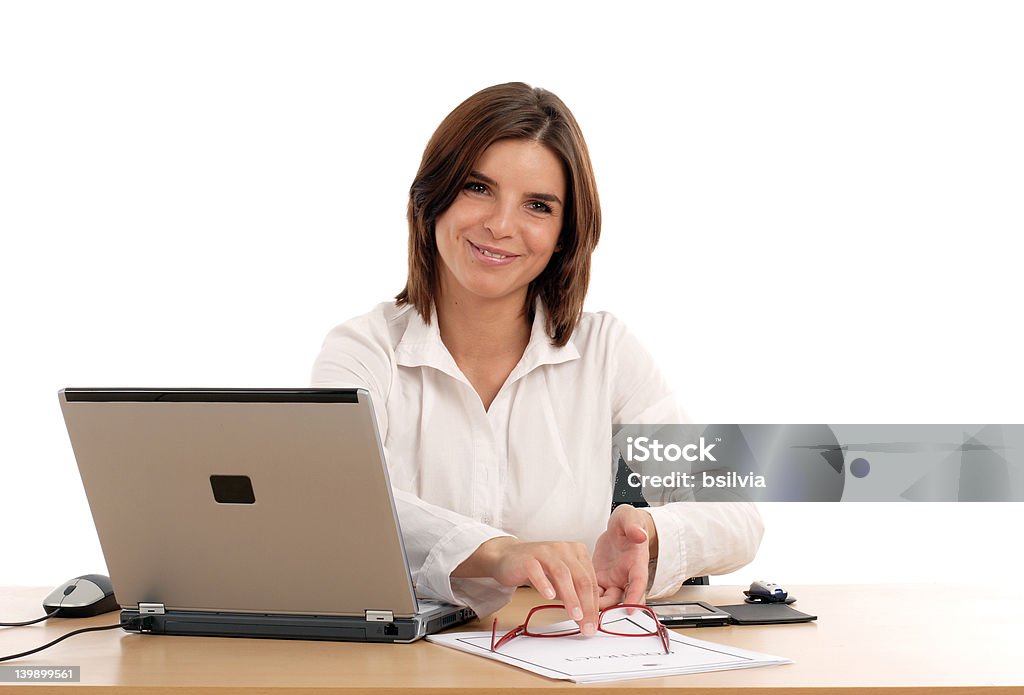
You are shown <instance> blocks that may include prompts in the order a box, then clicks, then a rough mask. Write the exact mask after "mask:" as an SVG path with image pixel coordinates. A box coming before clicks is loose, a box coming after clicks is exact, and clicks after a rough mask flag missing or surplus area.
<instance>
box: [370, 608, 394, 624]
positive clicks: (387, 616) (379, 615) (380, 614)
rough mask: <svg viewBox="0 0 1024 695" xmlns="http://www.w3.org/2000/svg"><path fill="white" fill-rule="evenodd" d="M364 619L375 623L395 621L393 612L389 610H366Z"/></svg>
mask: <svg viewBox="0 0 1024 695" xmlns="http://www.w3.org/2000/svg"><path fill="white" fill-rule="evenodd" d="M366 619H367V620H368V621H370V622H375V623H392V622H394V621H395V614H394V613H392V612H391V611H366Z"/></svg>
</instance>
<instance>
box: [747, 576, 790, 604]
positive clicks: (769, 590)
mask: <svg viewBox="0 0 1024 695" xmlns="http://www.w3.org/2000/svg"><path fill="white" fill-rule="evenodd" d="M743 594H744V595H745V596H746V597H747V598H746V599H745V601H746V603H795V602H796V597H795V596H790V595H789V592H788V591H786V590H785V589H783V588H782V587H781V586H779V585H778V584H773V583H771V582H764V581H758V582H754V583H753V584H751V585H750V589H748V590H747V591H744V592H743Z"/></svg>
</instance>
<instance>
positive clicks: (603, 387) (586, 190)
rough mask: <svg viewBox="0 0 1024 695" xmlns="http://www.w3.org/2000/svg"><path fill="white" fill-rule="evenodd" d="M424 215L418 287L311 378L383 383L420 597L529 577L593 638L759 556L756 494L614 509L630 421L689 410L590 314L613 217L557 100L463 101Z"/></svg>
mask: <svg viewBox="0 0 1024 695" xmlns="http://www.w3.org/2000/svg"><path fill="white" fill-rule="evenodd" d="M408 218H409V276H408V281H407V284H406V286H405V289H404V290H402V292H401V293H400V294H399V295H398V296H397V297H396V301H395V302H393V303H391V302H388V303H384V304H381V305H379V306H378V307H377V308H376V309H375V310H373V311H372V312H370V313H369V314H367V315H365V316H362V317H359V318H356V319H353V320H351V321H349V322H347V323H345V324H343V325H341V326H339V327H337V328H335V329H334V330H333V331H332V332H331V333H330V334H329V335H328V336H327V339H326V340H325V342H324V345H323V349H322V351H321V353H320V356H319V357H318V359H317V361H316V364H315V365H314V368H313V378H312V381H313V385H314V386H333V387H340V386H345V387H355V386H358V387H362V388H366V389H368V390H369V391H370V394H371V399H372V401H373V402H374V406H375V410H376V414H377V418H378V425H379V429H380V436H381V441H382V442H383V443H384V448H385V452H386V458H387V463H388V468H389V471H390V476H391V483H392V485H393V486H394V488H395V497H396V501H397V505H398V513H399V517H400V521H401V525H402V532H403V535H404V538H405V544H406V550H407V552H408V554H409V561H410V564H411V566H412V568H413V580H414V582H415V583H416V587H417V591H418V592H419V593H420V594H421V595H424V596H428V597H435V598H440V599H444V600H447V601H450V602H453V603H463V604H466V605H469V606H470V607H472V608H473V609H474V610H475V611H476V612H477V613H478V614H479V615H481V616H483V615H485V614H487V613H490V612H492V611H494V610H496V609H497V608H499V607H500V606H502V605H503V604H504V603H506V602H507V601H508V598H509V596H510V594H511V593H512V591H514V589H515V587H517V586H519V585H523V584H531V585H533V586H534V587H535V588H536V589H537V590H538V591H539V592H540V593H541V594H542V595H543V596H545V597H546V598H548V599H559V600H561V601H562V602H564V604H565V606H566V609H567V611H568V612H569V614H570V615H571V616H572V617H573V619H575V620H576V621H577V622H578V623H579V624H580V627H581V630H582V631H583V632H584V634H593V633H594V631H595V629H596V622H597V613H598V611H599V610H600V608H603V607H605V606H608V605H615V604H617V603H620V602H626V603H639V602H642V601H643V600H644V595H645V592H648V588H649V584H650V591H649V593H650V595H652V596H656V595H663V594H669V593H673V592H674V591H676V590H677V589H678V587H679V585H680V584H681V583H682V581H683V580H684V579H685V578H687V577H689V576H694V575H699V574H705V573H723V572H728V571H731V570H733V569H736V568H738V567H740V566H742V565H743V564H746V563H747V562H749V561H750V560H751V559H752V558H753V555H754V553H755V552H756V550H757V547H758V545H759V543H760V539H761V534H762V525H761V521H760V517H759V516H758V514H757V511H756V510H755V509H754V507H753V506H752V505H745V504H710V503H701V504H685V503H681V502H671V501H670V500H669V499H668V498H665V499H652V498H651V497H649V498H648V499H649V501H651V502H652V504H656V503H659V502H661V503H663V504H661V506H655V507H651V508H646V509H643V510H641V509H636V508H633V507H631V506H629V505H621V506H619V507H617V508H616V509H615V511H614V513H612V514H611V515H610V516H609V510H610V508H611V498H612V489H613V485H614V481H615V474H616V462H617V460H618V455H617V452H616V453H614V454H613V452H612V426H613V424H625V423H673V422H680V421H681V420H680V413H679V411H678V410H677V407H676V405H675V403H674V400H673V398H672V395H671V393H670V390H669V388H668V385H667V384H666V383H665V380H664V379H663V378H662V377H661V375H660V373H659V372H658V370H657V369H656V368H655V366H654V364H653V363H652V361H651V359H650V357H649V355H648V354H647V353H646V352H645V351H644V350H643V348H642V347H641V346H640V345H639V343H638V342H637V341H636V340H635V339H634V338H633V337H632V336H631V335H630V334H629V333H628V332H627V331H626V329H625V327H624V326H623V325H622V324H621V323H620V322H619V321H617V320H616V319H615V318H613V317H612V316H610V315H608V314H604V313H599V314H584V313H582V309H583V300H584V297H585V296H586V292H587V286H588V283H589V278H590V259H591V254H592V253H593V251H594V248H595V246H596V245H597V241H598V237H599V235H600V228H601V212H600V204H599V202H598V196H597V189H596V185H595V182H594V175H593V171H592V168H591V165H590V158H589V154H588V152H587V147H586V144H585V142H584V140H583V136H582V133H581V132H580V129H579V126H578V125H577V123H576V120H575V119H574V118H573V116H572V114H571V113H570V112H569V110H568V108H566V106H565V105H564V104H563V103H562V101H561V100H560V99H558V97H556V96H555V95H553V94H551V93H550V92H547V91H545V90H542V89H534V88H531V87H529V86H527V85H525V84H522V83H510V84H503V85H496V86H494V87H490V88H487V89H484V90H482V91H481V92H478V93H477V94H475V95H473V96H472V97H470V98H469V99H467V100H466V101H465V102H463V103H462V104H461V105H459V106H458V107H457V108H456V109H455V110H454V111H453V112H452V113H451V114H449V115H448V117H447V118H445V120H444V121H443V122H442V123H441V125H440V126H439V127H438V129H437V131H436V132H435V133H434V135H433V137H432V138H431V140H430V142H429V143H428V145H427V148H426V151H425V152H424V155H423V161H422V162H421V164H420V168H419V171H418V173H417V175H416V179H415V181H414V182H413V184H412V188H411V190H410V199H409V211H408ZM659 492H660V493H662V494H664V492H665V491H664V490H660V491H659ZM665 502H668V503H667V504H666V503H665ZM652 568H653V575H654V576H653V582H649V575H650V574H652V572H651V569H652Z"/></svg>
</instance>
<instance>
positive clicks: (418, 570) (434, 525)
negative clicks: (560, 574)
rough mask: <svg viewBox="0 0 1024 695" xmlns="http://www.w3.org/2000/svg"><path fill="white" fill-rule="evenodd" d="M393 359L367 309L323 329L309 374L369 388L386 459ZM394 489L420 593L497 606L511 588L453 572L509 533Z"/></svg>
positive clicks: (328, 383)
mask: <svg viewBox="0 0 1024 695" xmlns="http://www.w3.org/2000/svg"><path fill="white" fill-rule="evenodd" d="M374 319H377V320H374ZM394 364H395V361H394V351H393V349H392V347H391V341H390V339H389V336H388V329H387V324H386V322H385V321H384V320H383V317H375V316H374V315H373V314H370V315H369V316H367V317H361V318H358V319H354V320H352V321H349V322H347V323H345V324H342V325H341V326H338V327H337V328H335V329H334V330H332V331H331V332H330V333H329V334H328V335H327V338H326V339H325V340H324V343H323V347H322V348H321V350H320V354H319V356H318V357H317V358H316V361H315V362H314V364H313V370H312V375H311V379H310V381H311V384H312V386H314V387H334V388H365V389H366V390H368V391H369V392H370V401H371V402H372V403H373V404H374V414H375V415H376V418H377V427H378V430H379V432H380V438H381V443H382V445H383V446H384V460H385V461H387V460H388V454H387V446H386V445H384V442H386V441H387V433H388V410H387V407H386V404H387V399H388V396H389V394H390V391H391V384H392V380H393V376H394V369H395V367H394ZM392 491H393V494H394V498H395V508H396V510H397V512H398V518H399V523H400V524H401V526H402V540H403V542H404V544H405V551H406V554H407V556H408V559H409V567H410V570H411V571H412V580H413V584H414V585H415V587H416V593H417V594H418V595H420V596H422V597H425V598H434V599H439V600H442V601H447V602H449V603H454V604H458V605H465V606H469V607H470V608H472V609H473V610H474V611H475V612H476V613H477V615H480V616H484V615H488V614H490V613H493V612H495V611H496V610H498V609H499V608H501V607H502V606H504V605H505V604H507V603H508V602H509V601H510V600H511V597H512V593H513V592H514V591H515V589H514V588H508V587H504V586H502V585H501V584H499V583H498V582H497V581H495V580H493V579H489V578H463V577H454V578H453V577H452V576H451V573H452V572H453V571H455V568H456V567H458V566H459V565H460V564H462V562H463V561H464V560H465V559H466V558H468V557H469V556H470V555H472V554H473V552H475V551H476V549H477V548H479V547H480V545H481V544H482V543H484V542H485V541H488V540H490V539H492V538H497V537H499V536H508V535H510V534H508V533H505V532H504V531H502V530H501V529H497V528H494V527H492V526H488V525H487V524H483V523H480V522H478V521H476V520H474V519H471V518H469V517H466V516H463V515H461V514H458V513H456V512H453V511H451V510H449V509H445V508H443V507H439V506H437V505H433V504H430V503H428V502H425V501H423V500H422V499H420V498H419V497H417V496H416V495H415V494H413V493H411V492H409V491H407V490H402V489H401V488H400V485H396V484H395V481H394V480H393V481H392Z"/></svg>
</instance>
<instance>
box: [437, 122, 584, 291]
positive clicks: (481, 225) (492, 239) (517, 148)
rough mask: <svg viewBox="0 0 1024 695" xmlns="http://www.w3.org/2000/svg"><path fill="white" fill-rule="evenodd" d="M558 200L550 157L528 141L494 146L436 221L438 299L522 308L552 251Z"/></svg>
mask: <svg viewBox="0 0 1024 695" xmlns="http://www.w3.org/2000/svg"><path fill="white" fill-rule="evenodd" d="M565 197H566V194H565V174H564V173H563V171H562V163H561V161H560V160H559V159H558V157H557V156H556V155H555V154H554V152H552V151H551V150H550V149H548V148H547V147H545V146H544V145H541V144H540V143H537V142H535V141H533V140H498V141H497V142H495V143H493V144H492V145H491V146H490V147H488V148H487V149H486V150H484V152H483V154H482V155H480V158H479V159H478V160H477V161H476V163H475V164H474V166H473V171H472V173H471V174H470V176H469V178H468V179H467V181H466V183H465V184H464V185H463V188H462V190H461V191H460V192H459V194H458V195H457V196H456V197H455V201H454V202H453V203H452V204H451V205H450V206H449V207H448V209H447V210H445V211H444V212H443V213H441V215H440V216H439V217H438V218H437V222H436V224H435V234H436V239H437V248H438V251H439V252H440V255H441V268H440V276H441V292H442V293H461V292H467V293H470V294H472V295H475V296H477V297H480V298H484V299H504V298H508V297H519V298H520V301H524V302H525V300H526V290H527V287H528V286H529V284H530V282H531V281H532V280H533V279H534V278H536V277H537V276H538V275H540V273H541V271H543V270H544V268H545V267H546V266H547V264H548V261H549V260H550V259H551V255H552V254H553V253H554V251H555V246H556V245H557V244H558V236H559V233H560V231H561V229H562V219H563V217H562V216H563V214H564V212H565V210H564V201H565Z"/></svg>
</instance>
